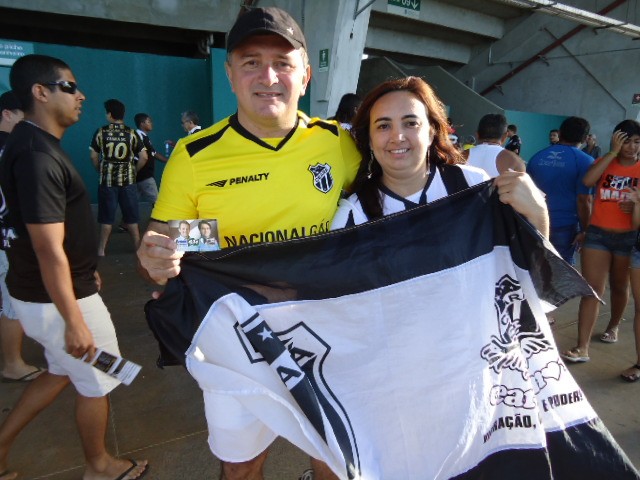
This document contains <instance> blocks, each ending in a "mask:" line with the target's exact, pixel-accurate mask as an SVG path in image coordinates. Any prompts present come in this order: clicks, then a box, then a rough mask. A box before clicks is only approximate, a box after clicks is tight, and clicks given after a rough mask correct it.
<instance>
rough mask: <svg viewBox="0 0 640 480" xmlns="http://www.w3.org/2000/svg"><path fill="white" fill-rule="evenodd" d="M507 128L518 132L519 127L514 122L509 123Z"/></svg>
mask: <svg viewBox="0 0 640 480" xmlns="http://www.w3.org/2000/svg"><path fill="white" fill-rule="evenodd" d="M507 130H511V131H512V132H513V133H518V127H517V126H516V125H514V124H513V123H512V124H511V125H507Z"/></svg>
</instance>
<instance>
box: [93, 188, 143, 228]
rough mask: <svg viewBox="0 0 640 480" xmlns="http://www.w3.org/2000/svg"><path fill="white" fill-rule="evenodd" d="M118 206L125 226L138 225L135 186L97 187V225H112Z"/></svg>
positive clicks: (138, 214)
mask: <svg viewBox="0 0 640 480" xmlns="http://www.w3.org/2000/svg"><path fill="white" fill-rule="evenodd" d="M118 205H120V210H122V221H123V222H124V223H126V224H127V225H131V224H133V223H138V221H139V220H140V213H139V211H138V188H137V187H136V184H135V183H134V184H132V185H127V186H126V187H107V186H106V185H100V186H99V187H98V223H100V224H102V225H113V224H114V223H115V221H116V210H117V208H118Z"/></svg>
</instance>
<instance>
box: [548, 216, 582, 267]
mask: <svg viewBox="0 0 640 480" xmlns="http://www.w3.org/2000/svg"><path fill="white" fill-rule="evenodd" d="M577 233H578V225H577V224H574V225H569V226H565V227H556V228H553V225H552V226H551V228H550V229H549V241H550V242H551V244H552V245H553V246H554V247H555V249H556V250H557V251H558V253H559V254H560V256H561V257H562V258H563V259H564V260H565V261H566V262H567V263H569V264H571V265H575V264H576V260H575V258H574V254H575V253H576V245H575V244H574V243H573V242H574V240H575V239H576V234H577Z"/></svg>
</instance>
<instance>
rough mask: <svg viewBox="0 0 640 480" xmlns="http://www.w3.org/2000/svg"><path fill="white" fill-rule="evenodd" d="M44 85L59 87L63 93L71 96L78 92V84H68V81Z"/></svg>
mask: <svg viewBox="0 0 640 480" xmlns="http://www.w3.org/2000/svg"><path fill="white" fill-rule="evenodd" d="M44 85H47V86H50V87H52V86H54V85H57V86H58V87H60V90H61V91H63V92H64V93H69V94H71V95H73V94H74V93H76V92H77V91H78V84H77V83H76V82H68V81H67V80H60V81H59V82H47V83H45V84H44Z"/></svg>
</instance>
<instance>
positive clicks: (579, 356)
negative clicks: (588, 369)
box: [560, 347, 590, 363]
mask: <svg viewBox="0 0 640 480" xmlns="http://www.w3.org/2000/svg"><path fill="white" fill-rule="evenodd" d="M560 356H561V357H562V358H564V359H565V360H567V361H568V362H571V363H584V362H588V361H589V360H590V359H589V355H585V354H584V353H582V350H580V349H579V348H578V347H573V348H572V349H571V350H568V351H566V352H562V353H561V354H560Z"/></svg>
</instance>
